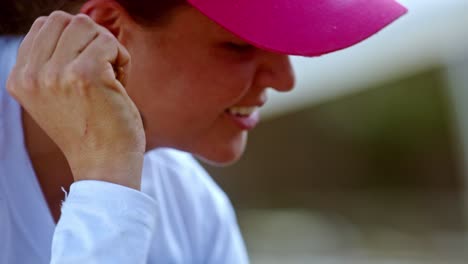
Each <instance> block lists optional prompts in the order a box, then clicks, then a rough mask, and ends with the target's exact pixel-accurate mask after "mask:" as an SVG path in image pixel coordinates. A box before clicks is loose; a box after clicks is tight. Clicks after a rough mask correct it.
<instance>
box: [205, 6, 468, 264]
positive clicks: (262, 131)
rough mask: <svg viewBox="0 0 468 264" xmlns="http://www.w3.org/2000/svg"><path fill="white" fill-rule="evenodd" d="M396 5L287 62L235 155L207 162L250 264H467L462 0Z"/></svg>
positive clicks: (467, 57) (466, 65)
mask: <svg viewBox="0 0 468 264" xmlns="http://www.w3.org/2000/svg"><path fill="white" fill-rule="evenodd" d="M400 2H401V3H403V4H404V5H406V6H407V7H408V8H409V10H410V12H409V14H407V15H406V16H405V17H404V18H402V19H400V20H399V21H397V22H396V23H394V24H392V25H391V26H390V27H389V28H387V29H385V30H383V31H382V32H380V33H379V34H377V35H376V36H374V37H372V38H371V39H369V40H368V41H366V42H364V43H361V44H359V45H357V46H355V47H353V48H351V49H348V50H345V51H340V52H337V53H335V54H332V55H327V56H323V57H318V58H293V64H294V66H295V69H296V72H297V86H296V89H295V91H294V92H291V93H289V94H275V93H271V94H269V97H270V100H269V103H268V106H267V107H265V109H264V111H263V122H262V123H261V125H259V127H258V128H256V129H255V130H254V131H252V132H251V133H250V138H249V147H248V148H247V151H246V153H245V156H244V157H243V159H242V160H241V161H240V162H239V163H238V164H236V165H234V166H231V167H228V168H213V167H208V166H207V169H208V170H209V171H210V173H211V174H212V175H213V176H214V178H215V180H216V181H217V182H218V183H219V184H220V185H221V186H222V187H223V188H224V190H225V191H226V192H227V193H228V195H229V196H230V198H231V200H232V202H233V204H234V206H235V207H236V209H237V214H238V219H239V223H240V226H241V229H242V232H243V235H244V237H245V239H246V244H247V247H248V250H249V253H250V257H251V261H252V263H325V264H334V263H360V264H366V263H377V264H379V263H386V264H388V263H408V264H413V263H444V264H452V263H468V192H467V187H468V0H419V1H418V0H413V1H410V0H407V1H400Z"/></svg>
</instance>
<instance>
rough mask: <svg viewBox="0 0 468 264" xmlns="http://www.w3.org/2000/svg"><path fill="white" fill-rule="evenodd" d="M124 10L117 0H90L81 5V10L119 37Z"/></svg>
mask: <svg viewBox="0 0 468 264" xmlns="http://www.w3.org/2000/svg"><path fill="white" fill-rule="evenodd" d="M122 10H123V9H122V8H121V7H120V5H119V4H118V3H116V2H115V1H109V0H90V1H87V2H86V3H85V4H84V5H83V6H82V7H81V9H80V12H81V13H83V14H85V15H88V16H89V17H91V19H92V20H94V21H95V22H96V23H98V24H99V25H101V26H103V27H105V28H107V29H108V30H109V31H110V32H111V33H112V34H113V35H114V36H116V37H117V38H118V37H119V35H120V33H121V16H122Z"/></svg>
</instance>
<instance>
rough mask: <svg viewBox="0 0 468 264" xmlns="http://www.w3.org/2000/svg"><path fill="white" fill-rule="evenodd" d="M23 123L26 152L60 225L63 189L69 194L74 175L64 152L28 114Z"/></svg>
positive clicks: (23, 113)
mask: <svg viewBox="0 0 468 264" xmlns="http://www.w3.org/2000/svg"><path fill="white" fill-rule="evenodd" d="M22 122H23V131H24V132H23V133H24V142H25V147H26V150H27V152H28V154H29V158H30V160H31V163H32V166H33V168H34V172H35V174H36V178H37V180H38V182H39V185H40V187H41V189H42V193H43V194H44V197H45V199H46V201H47V204H48V205H49V209H50V211H51V214H52V216H53V217H54V219H55V220H56V221H57V220H58V218H59V215H60V203H61V201H62V200H63V198H64V194H63V192H62V187H63V188H64V189H65V190H67V191H68V190H69V188H70V185H71V184H72V183H73V175H72V173H71V170H70V167H69V166H68V162H67V160H66V158H65V156H64V155H63V153H62V151H61V150H60V149H59V148H58V146H57V145H56V144H55V143H54V141H53V140H52V139H51V138H50V137H49V136H48V135H47V134H46V133H45V132H44V130H42V129H41V128H40V127H39V126H38V125H37V123H36V122H35V121H34V120H33V119H32V117H31V116H30V115H29V114H28V113H27V112H26V111H24V110H23V111H22Z"/></svg>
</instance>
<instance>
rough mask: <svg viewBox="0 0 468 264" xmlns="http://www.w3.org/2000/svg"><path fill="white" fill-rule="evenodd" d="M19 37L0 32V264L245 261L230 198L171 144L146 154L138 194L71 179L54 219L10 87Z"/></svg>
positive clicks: (19, 109) (130, 190)
mask: <svg viewBox="0 0 468 264" xmlns="http://www.w3.org/2000/svg"><path fill="white" fill-rule="evenodd" d="M20 41H21V38H17V37H0V264H16V263H18V264H29V263H34V264H45V263H51V262H52V263H69V264H73V263H80V264H83V263H87V264H90V263H99V264H102V263H113V264H116V263H132V264H134V263H158V264H159V263H216V264H220V263H233V264H234V263H235V264H238V263H247V262H248V258H247V254H246V250H245V246H244V243H243V240H242V237H241V235H240V232H239V228H238V225H237V222H236V217H235V213H234V210H233V208H232V205H231V204H230V202H229V199H228V198H227V197H226V195H225V194H224V192H223V191H222V190H221V189H220V188H219V187H218V186H217V185H216V183H215V182H214V181H213V180H212V179H211V178H210V176H209V175H208V174H207V173H206V172H205V171H204V170H203V168H202V167H201V166H200V165H199V164H198V162H197V161H196V160H195V159H194V158H193V157H192V156H191V155H189V154H187V153H183V152H180V151H177V150H172V149H158V150H154V151H152V152H149V153H147V155H146V156H145V161H144V167H143V175H142V191H141V192H138V191H135V190H133V189H129V188H126V187H123V186H120V185H115V184H111V183H106V182H99V181H81V182H77V183H74V184H73V185H72V186H71V188H70V193H69V195H68V198H67V199H66V201H65V202H64V204H63V205H62V216H61V218H60V221H59V223H58V225H57V226H56V225H55V223H54V221H53V218H52V216H51V214H50V211H49V209H48V206H47V203H46V201H45V199H44V196H43V194H42V191H41V189H40V185H39V183H38V181H37V179H36V176H35V173H34V170H33V167H32V165H31V162H30V160H29V157H28V154H27V151H26V149H25V146H24V140H23V129H22V123H21V108H20V106H19V104H18V103H17V102H16V101H15V100H14V99H13V98H11V96H10V95H9V94H8V93H7V92H6V90H5V82H6V78H7V76H8V73H9V72H10V70H11V68H12V66H13V65H14V62H15V58H16V54H17V48H18V46H19V43H20ZM52 245H53V246H52ZM51 259H52V260H51Z"/></svg>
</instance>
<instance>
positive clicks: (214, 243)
mask: <svg viewBox="0 0 468 264" xmlns="http://www.w3.org/2000/svg"><path fill="white" fill-rule="evenodd" d="M214 198H215V199H214V200H213V201H214V206H213V208H212V209H213V210H212V211H211V214H212V215H211V219H212V221H211V222H210V223H209V224H210V225H212V226H211V231H210V232H209V234H210V235H209V236H208V237H207V239H208V241H207V243H208V244H209V246H208V247H207V248H206V250H207V252H206V255H207V259H206V263H209V264H216V263H225V264H245V263H249V259H248V255H247V251H246V249H245V244H244V240H243V238H242V235H241V232H240V230H239V225H238V223H237V218H236V214H235V212H234V209H233V207H232V204H231V202H230V200H229V198H228V197H227V196H226V195H225V194H224V192H218V193H217V195H215V197H214Z"/></svg>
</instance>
